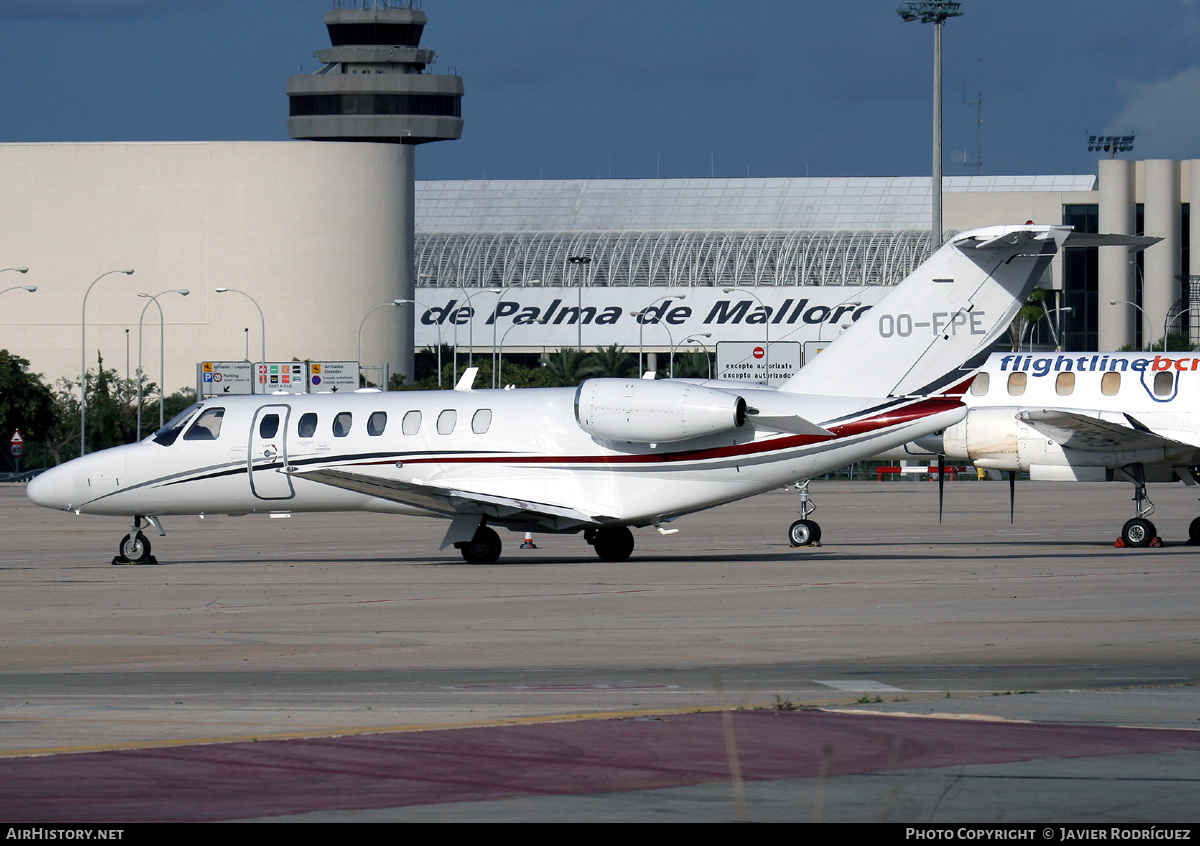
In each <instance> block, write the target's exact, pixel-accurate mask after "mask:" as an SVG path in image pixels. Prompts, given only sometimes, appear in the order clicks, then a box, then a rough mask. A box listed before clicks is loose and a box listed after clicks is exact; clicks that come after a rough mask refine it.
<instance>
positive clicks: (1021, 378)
mask: <svg viewBox="0 0 1200 846" xmlns="http://www.w3.org/2000/svg"><path fill="white" fill-rule="evenodd" d="M1028 380H1029V375H1028V374H1027V373H1009V374H1008V395H1009V396H1010V397H1019V396H1021V394H1023V393H1025V383H1026V382H1027V381H1028Z"/></svg>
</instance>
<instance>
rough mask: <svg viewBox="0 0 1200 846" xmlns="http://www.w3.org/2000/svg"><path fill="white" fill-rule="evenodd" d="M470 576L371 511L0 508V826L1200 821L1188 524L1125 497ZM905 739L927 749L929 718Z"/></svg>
mask: <svg viewBox="0 0 1200 846" xmlns="http://www.w3.org/2000/svg"><path fill="white" fill-rule="evenodd" d="M812 489H813V493H814V495H815V496H816V497H817V503H818V506H819V510H818V512H817V513H816V515H815V519H817V520H818V521H819V522H820V523H821V526H822V529H823V533H824V538H823V539H824V545H823V546H821V547H818V548H808V549H791V548H789V547H788V545H787V541H786V536H785V532H786V529H787V526H788V524H789V523H790V522H791V521H792V520H794V519H795V518H796V513H795V512H796V509H797V504H798V498H797V495H796V494H795V493H794V492H790V491H778V492H773V493H770V494H766V495H763V496H760V497H757V498H755V499H751V500H747V501H745V502H742V503H735V504H733V505H729V506H725V507H722V508H719V509H714V510H711V511H708V512H704V513H702V514H698V515H692V516H689V517H685V518H682V519H680V520H679V521H677V522H676V523H674V524H673V526H672V527H673V528H678V529H679V532H678V533H677V534H673V535H668V536H663V535H660V534H659V533H658V532H656V531H654V530H653V529H643V530H638V531H636V532H635V534H636V537H637V544H638V546H637V549H636V550H635V552H634V556H633V558H632V559H631V560H630V561H628V562H624V563H620V564H611V563H603V562H600V561H599V560H598V559H597V558H596V557H595V556H594V554H593V553H592V551H591V548H590V547H588V546H587V545H586V544H585V543H584V542H583V540H582V538H581V537H579V536H550V535H538V536H536V542H537V544H538V547H539V548H538V549H536V550H529V551H525V550H520V549H518V547H519V545H520V541H521V536H520V535H519V534H509V533H504V532H502V533H501V534H502V538H503V540H504V541H505V554H504V556H503V557H502V558H501V561H500V563H498V564H496V565H491V566H483V567H480V566H475V567H472V566H469V565H467V564H465V563H464V562H463V561H462V559H461V558H460V557H459V556H458V554H457V552H456V551H454V550H447V551H445V552H439V551H438V549H437V547H438V545H439V543H440V540H441V535H442V533H443V531H444V528H445V524H444V523H442V522H440V521H437V520H423V519H420V518H397V517H390V516H382V515H370V514H321V515H301V514H296V515H293V516H292V517H290V518H288V519H270V518H268V517H265V516H247V517H240V518H228V517H212V518H208V519H205V520H199V519H197V518H165V519H164V524H165V527H166V529H167V532H168V534H167V536H166V537H165V538H159V537H157V536H151V541H152V542H153V545H154V553H155V555H156V556H157V558H158V560H159V562H160V564H159V566H157V567H114V566H111V565H110V564H109V562H110V561H111V559H112V557H113V555H114V554H115V552H116V547H117V543H118V541H119V540H120V537H121V535H122V534H123V532H124V531H125V528H126V527H125V521H121V520H113V519H106V518H96V517H79V516H75V515H73V514H66V513H57V512H51V511H47V510H44V509H41V508H37V507H36V506H33V505H31V504H30V503H28V502H27V501H26V500H25V499H24V490H23V487H20V486H3V487H0V587H2V590H0V610H2V613H0V642H2V643H3V644H4V649H3V650H0V818H2V819H4V820H6V821H17V820H22V821H29V822H68V821H89V822H101V821H112V822H135V821H141V820H180V821H184V820H201V819H203V820H234V819H273V820H305V821H310V820H311V821H328V820H412V821H417V820H423V821H430V820H445V821H468V820H470V821H490V820H610V821H624V820H679V821H693V822H694V821H701V820H705V821H707V820H712V821H725V820H739V819H747V820H751V821H781V820H789V821H790V820H810V819H820V820H827V821H834V820H837V821H842V820H857V821H879V820H888V821H892V822H935V823H936V822H980V823H982V822H1009V823H1012V822H1030V823H1032V822H1079V823H1117V822H1126V823H1194V822H1196V821H1197V820H1198V818H1200V811H1198V810H1197V808H1200V803H1198V802H1197V799H1198V798H1200V790H1198V787H1200V686H1198V685H1200V625H1198V617H1200V611H1198V610H1197V602H1196V600H1197V596H1198V593H1200V590H1198V577H1200V555H1198V552H1197V550H1196V549H1194V548H1192V547H1188V546H1185V545H1183V543H1182V540H1183V539H1184V538H1185V537H1186V532H1187V524H1188V522H1189V521H1190V520H1191V519H1192V518H1193V517H1194V516H1196V515H1197V514H1198V513H1200V505H1198V504H1197V501H1196V493H1195V492H1194V491H1192V490H1190V489H1187V488H1184V487H1183V486H1182V485H1175V486H1152V487H1151V491H1150V493H1151V496H1152V498H1153V499H1154V500H1155V502H1156V504H1157V505H1158V510H1157V512H1156V513H1155V515H1154V516H1153V518H1152V519H1154V521H1155V522H1156V524H1157V525H1158V528H1159V531H1160V533H1161V534H1162V535H1163V536H1164V539H1165V540H1166V542H1167V545H1166V546H1165V547H1163V548H1160V549H1146V550H1128V549H1125V550H1123V549H1116V548H1114V547H1113V541H1114V540H1115V538H1116V537H1117V535H1118V533H1119V530H1120V526H1121V523H1123V522H1124V520H1126V519H1127V518H1128V517H1130V516H1132V503H1131V501H1130V500H1131V495H1132V490H1131V488H1130V486H1128V485H1120V484H1110V485H1103V484H1053V483H1030V482H1025V483H1022V484H1021V485H1020V486H1019V487H1018V492H1017V519H1016V523H1015V524H1014V525H1011V526H1010V525H1009V518H1008V486H1007V485H1006V484H1005V483H1002V482H976V481H957V482H951V483H948V484H947V502H946V510H945V517H944V522H943V524H942V525H941V526H939V525H938V520H937V490H936V485H935V484H933V483H930V482H916V481H888V482H814V483H813V485H812ZM918 716H919V717H922V718H921V719H916V718H915V717H918Z"/></svg>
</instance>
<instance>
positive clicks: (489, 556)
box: [458, 526, 501, 564]
mask: <svg viewBox="0 0 1200 846" xmlns="http://www.w3.org/2000/svg"><path fill="white" fill-rule="evenodd" d="M458 549H459V552H461V553H462V557H463V560H464V561H466V562H467V563H468V564H495V563H496V562H497V561H499V560H500V549H501V544H500V536H499V535H498V534H496V532H495V531H494V530H492V529H489V528H488V527H487V526H480V527H479V528H478V529H476V530H475V537H473V538H471V540H470V541H469V542H468V543H464V544H463V545H462V546H460V547H459V548H458Z"/></svg>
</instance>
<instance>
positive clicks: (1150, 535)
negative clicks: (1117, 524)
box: [1121, 517, 1158, 547]
mask: <svg viewBox="0 0 1200 846" xmlns="http://www.w3.org/2000/svg"><path fill="white" fill-rule="evenodd" d="M1157 535H1158V530H1157V529H1155V528H1154V524H1153V523H1151V522H1150V521H1149V520H1147V519H1145V518H1144V517H1134V518H1133V519H1132V520H1127V521H1126V522H1125V525H1124V526H1122V527H1121V539H1122V540H1124V541H1125V545H1126V546H1132V547H1144V546H1149V545H1150V542H1151V541H1153V540H1154V538H1155V537H1157Z"/></svg>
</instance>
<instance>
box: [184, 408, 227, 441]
mask: <svg viewBox="0 0 1200 846" xmlns="http://www.w3.org/2000/svg"><path fill="white" fill-rule="evenodd" d="M224 417H225V409H223V408H209V409H206V410H205V411H204V413H203V414H201V415H200V417H199V419H197V420H196V422H195V423H193V424H192V427H191V428H190V429H188V430H187V432H185V433H184V435H183V439H184V440H185V441H215V440H216V439H217V438H218V437H219V436H220V434H221V421H222V420H223V419H224Z"/></svg>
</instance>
